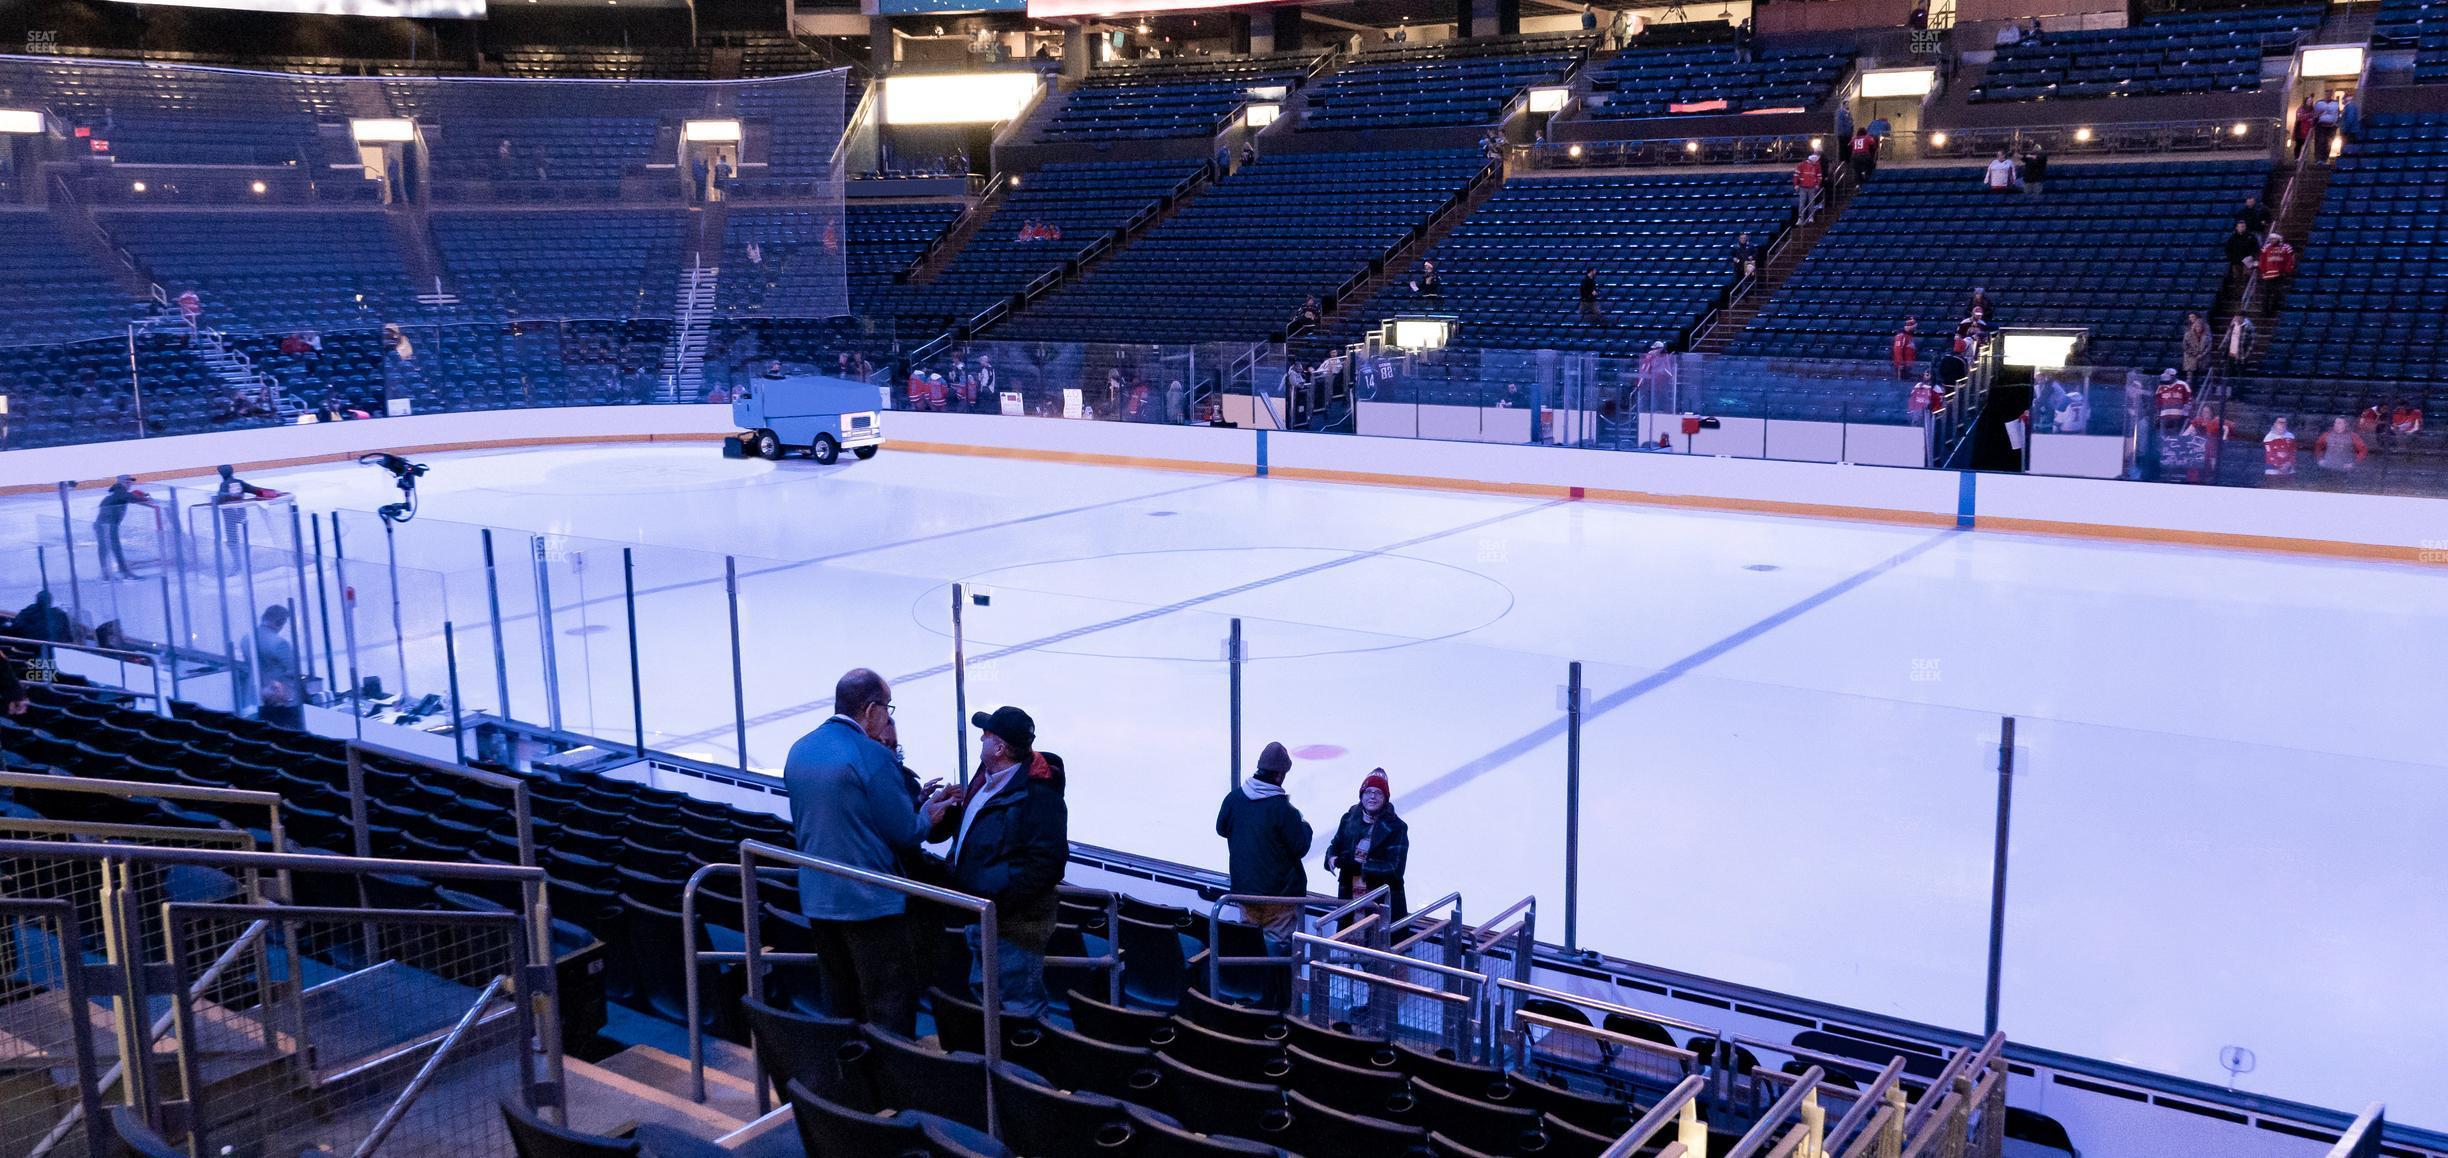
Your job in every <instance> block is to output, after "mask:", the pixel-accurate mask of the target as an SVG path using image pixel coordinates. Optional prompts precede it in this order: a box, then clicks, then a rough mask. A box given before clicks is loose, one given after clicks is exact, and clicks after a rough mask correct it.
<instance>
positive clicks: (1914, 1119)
mask: <svg viewBox="0 0 2448 1158" xmlns="http://www.w3.org/2000/svg"><path fill="white" fill-rule="evenodd" d="M2005 1049H2006V1033H2005V1031H2004V1030H2000V1031H1998V1032H1996V1033H1993V1034H1990V1035H1989V1039H1988V1040H1987V1041H1984V1042H1982V1043H1981V1044H1980V1046H1979V1047H1978V1048H1974V1047H1972V1046H1969V1045H1967V1046H1964V1047H1963V1048H1962V1049H1959V1050H1956V1051H1955V1053H1954V1055H1953V1056H1951V1057H1949V1058H1948V1059H1947V1063H1946V1066H1945V1068H1943V1069H1940V1070H1939V1071H1938V1076H1937V1077H1934V1078H1931V1079H1930V1083H1929V1090H1930V1093H1929V1096H1927V1097H1924V1098H1922V1099H1921V1100H1920V1101H1919V1102H1918V1103H1915V1104H1914V1106H1913V1108H1912V1111H1911V1113H1909V1114H1907V1115H1906V1116H1905V1119H1904V1132H1905V1133H1906V1134H1907V1135H1910V1136H1912V1137H1914V1138H1916V1139H1917V1138H1919V1137H1920V1136H1921V1134H1922V1129H1923V1127H1922V1123H1923V1122H1924V1121H1926V1120H1927V1119H1928V1118H1929V1115H1930V1111H1932V1110H1934V1109H1936V1108H1938V1107H1939V1106H1940V1105H1942V1104H1944V1101H1945V1100H1946V1099H1949V1098H1952V1097H1953V1096H1954V1095H1953V1094H1952V1093H1950V1092H1949V1091H1951V1090H1952V1089H1953V1088H1954V1086H1955V1084H1956V1082H1957V1081H1959V1080H1960V1081H1963V1082H1965V1083H1967V1084H1968V1083H1969V1082H1970V1081H1971V1075H1972V1074H1975V1073H1979V1072H1981V1071H1983V1070H1986V1069H1988V1068H1989V1067H1990V1066H1991V1065H1994V1064H1996V1062H1997V1058H1998V1055H1999V1054H2000V1053H2002V1052H2004V1050H2005ZM1941 1094H1944V1095H1945V1098H1941V1097H1940V1095H1941Z"/></svg>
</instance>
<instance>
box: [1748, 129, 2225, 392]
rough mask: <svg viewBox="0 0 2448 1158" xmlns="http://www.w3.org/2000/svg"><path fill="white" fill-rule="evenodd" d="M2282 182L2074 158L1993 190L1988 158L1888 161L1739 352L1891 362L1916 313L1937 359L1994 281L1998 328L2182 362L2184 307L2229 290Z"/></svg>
mask: <svg viewBox="0 0 2448 1158" xmlns="http://www.w3.org/2000/svg"><path fill="white" fill-rule="evenodd" d="M2268 176H2269V166H2268V164H2267V163H2266V162H2261V161H2250V162H2245V161H2188V162H2138V163H2131V164H2086V165H2067V164H2061V165H2058V166H2054V167H2052V168H2051V169H2050V170H2049V179H2048V182H2047V190H2046V192H2045V193H2043V194H2039V195H2032V194H2020V193H1996V192H1992V191H1990V190H1988V189H1986V188H1984V187H1983V185H1982V181H1981V170H1980V168H1979V167H1977V166H1952V165H1948V166H1932V167H1926V168H1896V167H1890V168H1884V169H1881V170H1879V172H1878V175H1877V176H1875V177H1873V178H1872V179H1871V180H1870V181H1869V182H1868V183H1867V184H1865V185H1864V186H1863V187H1862V188H1861V190H1860V192H1858V193H1857V194H1855V196H1854V198H1853V200H1852V202H1851V204H1850V205H1849V206H1847V208H1846V209H1845V211H1844V213H1843V215H1842V216H1841V217H1839V218H1838V219H1837V221H1836V224H1835V225H1834V226H1833V227H1832V228H1830V230H1829V231H1828V233H1827V234H1826V235H1825V236H1824V237H1822V238H1821V239H1820V240H1819V242H1818V243H1817V244H1816V245H1814V246H1813V247H1812V248H1811V252H1810V255H1809V256H1808V257H1807V258H1805V259H1804V260H1803V262H1802V264H1801V265H1800V266H1799V267H1798V268H1796V269H1795V270H1794V272H1793V274H1792V275H1791V276H1790V277H1789V278H1788V279H1787V280H1786V282H1785V283H1784V285H1783V286H1781V287H1780V288H1779V289H1778V291H1777V293H1776V294H1775V296H1774V297H1772V298H1771V299H1770V300H1769V301H1768V303H1767V304H1766V306H1765V307H1764V308H1763V309H1762V310H1761V311H1760V313H1759V315H1758V316H1757V317H1756V318H1754V319H1753V320H1752V322H1751V324H1750V325H1749V327H1747V328H1746V329H1745V330H1744V332H1743V333H1742V335H1741V336H1740V337H1739V338H1738V339H1737V340H1736V341H1735V343H1734V346H1733V349H1732V352H1733V353H1735V354H1742V355H1754V356H1766V357H1786V358H1839V359H1841V358H1859V359H1876V358H1885V357H1886V356H1887V353H1888V338H1889V336H1890V335H1891V334H1893V333H1894V332H1895V329H1896V327H1897V325H1898V324H1899V323H1900V322H1902V321H1903V319H1904V318H1905V317H1907V316H1912V317H1917V318H1919V319H1920V335H1921V342H1920V346H1921V356H1922V357H1923V358H1924V359H1925V360H1926V359H1929V358H1932V357H1935V356H1936V355H1938V354H1939V353H1941V352H1943V351H1944V350H1945V349H1946V345H1947V342H1948V341H1949V339H1950V338H1951V337H1952V335H1953V333H1954V326H1955V323H1956V322H1957V321H1958V320H1959V319H1961V318H1962V317H1963V316H1964V314H1965V311H1966V309H1967V299H1968V298H1969V297H1970V295H1971V292H1972V290H1973V289H1974V287H1982V288H1985V289H1987V290H1988V297H1989V300H1990V302H1991V303H1992V305H1991V307H1990V316H1988V317H1987V318H1986V319H1985V320H1986V321H1987V323H1988V324H1989V325H1990V326H1992V327H1996V326H1999V325H2060V326H2080V327H2086V328H2088V329H2089V331H2090V335H2091V336H2090V342H2089V346H2088V348H2087V357H2088V358H2089V359H2090V360H2091V361H2092V362H2093V363H2094V364H2097V365H2107V366H2165V365H2173V364H2175V361H2176V358H2177V355H2178V353H2179V350H2178V346H2179V344H2180V338H2181V332H2182V328H2183V324H2184V315H2185V313H2186V312H2187V311H2194V310H2199V311H2207V310H2208V309H2209V308H2210V307H2211V304H2212V302H2213V301H2215V300H2216V299H2217V297H2218V291H2219V285H2220V281H2221V279H2222V278H2223V277H2224V275H2225V269H2226V263H2225V259H2224V255H2223V253H2222V252H2221V250H2220V248H2219V244H2220V238H2221V237H2222V236H2223V235H2225V234H2226V233H2227V232H2228V230H2229V228H2230V225H2231V220H2232V213H2233V211H2234V208H2235V207H2236V206H2237V205H2238V204H2240V203H2241V202H2242V200H2243V198H2244V197H2245V195H2247V194H2257V193H2259V192H2260V191H2261V189H2262V186H2263V185H2264V184H2265V183H2266V181H2267V179H2268Z"/></svg>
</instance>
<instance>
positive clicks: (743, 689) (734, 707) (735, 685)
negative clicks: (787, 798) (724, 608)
mask: <svg viewBox="0 0 2448 1158" xmlns="http://www.w3.org/2000/svg"><path fill="white" fill-rule="evenodd" d="M723 598H724V599H725V600H727V601H728V602H729V604H730V609H731V729H732V736H733V739H734V740H735V741H736V742H737V744H738V745H739V760H738V764H739V770H740V771H741V772H743V773H744V772H746V771H748V688H747V685H746V684H744V683H742V682H741V677H740V620H739V559H738V558H737V557H736V556H731V555H725V556H723ZM554 726H555V727H556V728H557V727H559V726H560V725H559V724H558V722H556V723H555V724H554Z"/></svg>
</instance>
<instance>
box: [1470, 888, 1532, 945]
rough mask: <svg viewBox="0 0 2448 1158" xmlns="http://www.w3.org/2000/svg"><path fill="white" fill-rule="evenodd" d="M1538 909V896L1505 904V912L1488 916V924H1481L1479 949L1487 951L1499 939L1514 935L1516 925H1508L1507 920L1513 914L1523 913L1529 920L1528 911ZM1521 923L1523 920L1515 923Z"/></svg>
mask: <svg viewBox="0 0 2448 1158" xmlns="http://www.w3.org/2000/svg"><path fill="white" fill-rule="evenodd" d="M1537 909H1538V898H1537V897H1536V896H1528V897H1523V898H1522V899H1520V900H1518V901H1515V902H1513V903H1512V904H1510V905H1507V906H1505V909H1504V911H1503V912H1501V913H1498V914H1496V915H1495V916H1493V917H1490V918H1488V922H1487V924H1484V925H1481V926H1479V945H1478V948H1477V951H1478V952H1481V953H1485V952H1487V951H1488V950H1489V949H1490V948H1492V947H1494V946H1495V944H1496V943H1497V942H1498V941H1502V940H1504V939H1505V938H1506V937H1508V936H1511V935H1512V933H1513V927H1514V926H1509V925H1506V924H1505V922H1506V921H1508V920H1511V919H1512V917H1513V914H1515V913H1523V914H1524V916H1523V918H1522V920H1523V921H1527V920H1529V917H1528V913H1530V912H1536V911H1537ZM1521 923H1522V922H1515V925H1518V924H1521Z"/></svg>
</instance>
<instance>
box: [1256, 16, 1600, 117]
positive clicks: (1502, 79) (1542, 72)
mask: <svg viewBox="0 0 2448 1158" xmlns="http://www.w3.org/2000/svg"><path fill="white" fill-rule="evenodd" d="M1594 43H1595V38H1594V37H1590V36H1582V35H1575V36H1546V37H1505V38H1498V39H1490V40H1452V41H1443V42H1439V43H1435V44H1425V45H1396V46H1392V47H1385V48H1373V49H1370V50H1368V51H1366V52H1363V53H1360V54H1359V55H1357V56H1355V57H1353V58H1352V60H1351V61H1350V63H1348V64H1346V65H1344V66H1343V68H1342V69H1341V70H1339V71H1337V72H1336V73H1335V74H1334V75H1332V76H1329V77H1326V78H1324V79H1323V80H1320V81H1318V82H1317V83H1315V84H1313V85H1311V86H1310V87H1309V89H1308V90H1307V91H1308V94H1309V97H1308V100H1309V109H1308V111H1307V112H1305V113H1304V114H1302V117H1301V123H1300V126H1299V127H1300V128H1301V129H1303V130H1310V129H1345V130H1348V129H1371V128H1391V127H1397V126H1402V127H1411V126H1425V125H1480V124H1489V123H1492V122H1493V121H1495V119H1496V115H1497V113H1498V112H1499V111H1501V110H1502V109H1503V108H1504V106H1505V104H1506V102H1508V101H1511V100H1512V99H1513V98H1514V96H1515V94H1517V93H1519V92H1521V90H1522V89H1524V88H1527V87H1529V86H1531V85H1535V84H1544V83H1549V82H1553V81H1558V80H1561V79H1563V77H1564V75H1565V74H1566V73H1567V72H1569V71H1571V70H1572V68H1573V67H1574V66H1575V65H1576V64H1578V63H1580V61H1581V59H1582V57H1583V56H1584V55H1585V54H1586V53H1587V52H1588V51H1589V49H1590V47H1591V46H1592V45H1593V44H1594Z"/></svg>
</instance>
